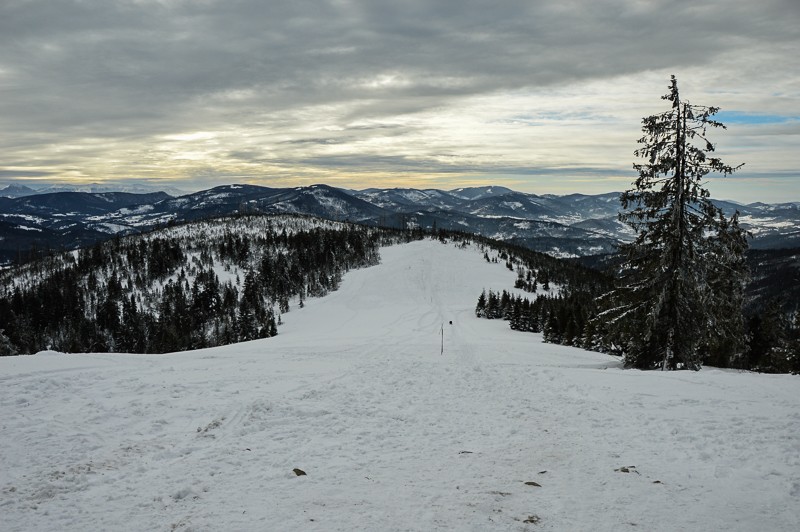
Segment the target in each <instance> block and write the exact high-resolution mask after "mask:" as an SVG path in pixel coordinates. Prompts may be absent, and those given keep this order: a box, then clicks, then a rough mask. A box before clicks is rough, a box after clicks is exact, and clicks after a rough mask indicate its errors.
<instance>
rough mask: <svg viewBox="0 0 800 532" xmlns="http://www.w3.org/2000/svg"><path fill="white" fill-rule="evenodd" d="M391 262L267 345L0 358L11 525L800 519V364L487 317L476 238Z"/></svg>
mask: <svg viewBox="0 0 800 532" xmlns="http://www.w3.org/2000/svg"><path fill="white" fill-rule="evenodd" d="M381 256H382V260H381V264H380V265H378V266H374V267H370V268H365V269H361V270H356V271H352V272H350V273H348V274H347V275H345V277H344V280H343V282H342V285H341V288H340V289H339V290H338V291H336V292H333V293H331V294H330V295H328V296H326V297H324V298H321V299H309V300H307V301H306V302H305V307H304V308H297V306H296V305H293V308H292V311H291V312H290V313H288V314H286V315H285V316H284V322H285V323H284V324H283V326H281V327H280V329H279V335H278V336H276V337H274V338H269V339H264V340H257V341H253V342H247V343H240V344H235V345H229V346H225V347H218V348H214V349H207V350H201V351H192V352H182V353H175V354H167V355H120V354H82V355H64V354H58V353H51V352H44V353H39V354H37V355H34V356H20V357H6V358H3V359H0V426H2V432H0V523H1V524H0V529H2V530H4V531H7V532H13V531H50V530H52V531H56V530H57V531H87V530H112V531H116V530H120V531H127V530H130V531H143V530H149V531H150V530H152V531H157V530H162V531H189V530H192V531H205V530H209V531H211V530H242V531H250V530H253V531H255V530H264V531H273V530H275V531H294V530H303V531H314V530H319V531H335V530H341V531H351V530H370V531H408V530H412V531H434V530H458V531H461V530H464V531H487V530H531V531H534V530H535V531H539V530H550V531H624V530H642V531H679V530H686V531H755V530H759V531H787V532H788V531H797V530H800V378H798V377H796V376H791V375H762V374H753V373H747V372H738V371H729V370H724V371H723V370H717V369H714V368H704V369H703V370H702V371H699V372H687V371H682V372H681V371H679V372H640V371H635V370H623V369H621V367H620V364H619V360H618V359H616V358H614V357H612V356H608V355H604V354H599V353H592V352H587V351H582V350H579V349H575V348H570V347H564V346H557V345H549V344H544V343H542V341H541V335H536V334H528V333H519V332H514V331H511V330H510V329H509V327H508V323H507V322H504V321H502V320H483V319H477V318H476V317H475V311H474V309H475V303H476V300H477V297H478V295H479V294H480V293H481V291H482V290H483V289H486V290H489V289H491V290H495V291H500V290H504V289H510V288H511V287H512V286H513V284H514V280H515V276H516V274H515V273H514V272H511V271H509V270H508V269H506V268H505V267H504V265H503V264H492V263H488V262H486V261H485V260H484V258H483V256H482V254H481V253H480V252H479V250H477V249H476V248H467V249H462V248H460V247H458V246H456V245H454V244H452V243H450V244H442V243H439V242H438V241H435V240H425V241H418V242H413V243H410V244H403V245H397V246H393V247H388V248H383V249H382V250H381ZM303 473H305V474H303Z"/></svg>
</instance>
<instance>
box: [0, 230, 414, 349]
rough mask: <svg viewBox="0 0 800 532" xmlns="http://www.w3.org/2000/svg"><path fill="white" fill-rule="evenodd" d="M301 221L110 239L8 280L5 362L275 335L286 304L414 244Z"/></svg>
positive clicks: (381, 233) (387, 234) (3, 314)
mask: <svg viewBox="0 0 800 532" xmlns="http://www.w3.org/2000/svg"><path fill="white" fill-rule="evenodd" d="M417 236H418V235H413V234H411V233H407V232H392V231H386V230H378V229H370V228H365V227H359V226H355V225H351V224H342V223H337V222H329V221H322V220H316V219H310V218H306V217H299V216H277V217H276V216H244V217H236V218H225V219H219V220H214V221H207V222H201V223H194V224H187V225H184V226H176V227H172V228H168V229H164V230H159V231H155V232H153V233H150V234H146V235H139V236H135V237H125V238H115V239H113V240H110V241H107V242H104V243H98V244H95V245H94V246H92V247H91V248H86V249H82V250H80V251H77V252H70V253H65V254H60V255H57V256H53V257H49V258H47V259H43V260H41V261H36V262H34V263H31V264H29V265H26V266H25V267H23V268H20V269H17V270H12V271H10V272H7V273H5V274H4V275H3V277H2V278H1V279H0V280H2V285H1V286H2V292H0V354H5V355H8V354H15V353H23V354H24V353H35V352H37V351H41V350H45V349H53V350H57V351H63V352H134V353H163V352H171V351H182V350H188V349H197V348H202V347H213V346H217V345H224V344H230V343H235V342H240V341H246V340H253V339H257V338H265V337H269V336H274V335H275V334H277V328H278V325H279V324H280V323H281V317H282V315H283V314H285V313H286V312H288V311H289V307H290V300H295V301H297V302H298V304H299V305H301V306H302V305H303V304H304V301H305V299H306V298H307V297H318V296H322V295H324V294H326V293H328V292H330V291H333V290H336V289H337V288H338V286H339V283H340V282H341V279H342V275H343V274H344V273H345V272H346V271H348V270H350V269H353V268H360V267H365V266H370V265H373V264H376V263H377V262H378V260H379V255H378V248H379V247H380V245H382V244H386V243H389V242H393V241H399V240H403V239H410V238H415V237H417Z"/></svg>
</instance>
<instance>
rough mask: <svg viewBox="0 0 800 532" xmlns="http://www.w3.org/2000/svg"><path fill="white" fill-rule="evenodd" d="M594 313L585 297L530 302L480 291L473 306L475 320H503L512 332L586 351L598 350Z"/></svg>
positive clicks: (573, 296) (557, 297) (576, 296)
mask: <svg viewBox="0 0 800 532" xmlns="http://www.w3.org/2000/svg"><path fill="white" fill-rule="evenodd" d="M596 311H597V309H596V308H594V306H593V300H592V299H591V298H587V297H585V294H571V295H568V296H566V297H564V296H547V295H541V296H537V297H535V298H534V299H533V301H531V300H530V299H528V298H527V297H523V296H520V295H516V296H515V295H513V294H511V293H509V292H507V291H506V290H503V291H502V292H501V293H495V292H493V291H491V290H489V291H488V292H486V291H485V290H484V291H483V292H482V293H481V295H480V296H479V297H478V303H477V305H476V306H475V315H476V316H477V317H479V318H487V319H502V320H506V321H508V322H509V326H510V327H511V329H513V330H515V331H522V332H534V333H542V334H543V337H544V340H545V342H549V343H555V344H563V345H572V346H575V347H582V348H584V349H590V350H595V349H597V348H598V346H599V344H600V338H601V335H600V334H598V331H597V329H596V325H595V323H593V322H592V319H591V318H592V317H593V316H595V315H596Z"/></svg>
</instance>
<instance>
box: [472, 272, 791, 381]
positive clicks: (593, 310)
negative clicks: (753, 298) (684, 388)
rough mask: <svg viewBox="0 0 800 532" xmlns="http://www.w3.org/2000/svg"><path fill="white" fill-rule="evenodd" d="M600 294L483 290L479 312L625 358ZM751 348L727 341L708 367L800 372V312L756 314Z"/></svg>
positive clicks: (708, 353) (712, 351)
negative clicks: (531, 294)
mask: <svg viewBox="0 0 800 532" xmlns="http://www.w3.org/2000/svg"><path fill="white" fill-rule="evenodd" d="M595 297H596V294H593V293H592V292H587V291H575V292H571V291H569V289H568V288H565V289H562V290H561V293H560V294H559V295H555V296H553V295H538V296H536V297H534V298H533V300H529V299H528V298H527V297H523V296H520V295H514V294H512V293H510V292H508V291H506V290H503V291H502V292H499V293H495V292H492V291H491V290H490V291H488V292H487V291H485V290H484V291H483V292H482V293H481V294H480V296H479V297H478V301H477V304H476V306H475V314H476V316H478V317H479V318H486V319H502V320H505V321H508V322H509V327H510V328H511V329H513V330H517V331H523V332H534V333H542V338H543V340H544V341H545V342H547V343H553V344H561V345H570V346H574V347H580V348H583V349H588V350H591V351H599V352H603V353H609V354H613V355H621V354H622V353H623V352H624V349H625V346H624V345H622V344H621V343H620V342H619V339H618V338H617V337H615V336H614V335H613V334H612V333H611V332H610V331H609V330H608V328H607V327H606V325H605V323H604V322H603V320H602V318H601V317H599V312H600V308H599V306H598V304H597V302H596V299H595ZM745 337H746V344H745V345H744V346H743V347H741V348H739V349H738V350H737V349H735V348H734V347H732V346H730V345H728V344H726V343H724V342H722V343H721V344H712V343H709V344H707V345H705V346H703V347H702V349H701V356H702V360H703V364H705V365H709V366H715V367H720V368H735V369H742V370H751V371H759V372H763V373H795V374H800V312H795V313H794V315H793V316H791V315H787V313H786V312H785V310H784V306H783V305H782V304H781V303H780V301H779V300H772V302H771V303H770V304H769V305H768V306H767V308H766V309H763V310H762V311H760V312H758V313H756V314H753V315H751V316H750V318H749V319H748V320H747V322H746V335H745Z"/></svg>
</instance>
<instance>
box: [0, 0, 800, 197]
mask: <svg viewBox="0 0 800 532" xmlns="http://www.w3.org/2000/svg"><path fill="white" fill-rule="evenodd" d="M798 28H800V3H798V1H797V0H758V1H753V0H716V1H710V0H692V1H684V0H663V1H662V0H652V1H651V0H595V1H590V0H585V1H579V0H557V1H543V0H495V1H476V0H440V1H434V0H426V1H421V0H287V1H284V0H128V1H115V0H3V1H2V2H0V154H2V155H1V156H0V183H5V184H7V183H20V184H28V185H33V186H36V185H37V184H41V183H51V182H70V183H75V184H78V183H89V182H105V183H122V182H130V181H133V180H135V181H138V182H140V183H150V184H158V185H165V186H166V185H169V186H177V187H180V188H182V189H184V190H187V191H192V190H198V189H201V188H208V187H210V186H214V185H217V184H224V183H243V182H247V183H253V184H261V185H266V186H294V185H307V184H312V183H319V182H324V183H328V184H331V185H334V186H341V187H351V188H366V187H371V186H380V187H394V186H411V187H417V188H426V187H437V188H455V187H457V186H464V185H479V184H502V185H505V186H509V187H511V188H515V189H517V190H522V191H528V192H535V193H567V192H585V193H599V192H608V191H613V190H623V189H625V188H628V187H629V186H630V184H631V181H632V180H633V179H634V178H635V174H634V172H633V170H632V168H631V165H632V164H633V163H634V162H635V158H634V156H633V150H635V149H636V147H637V145H636V139H637V138H638V137H639V136H640V124H641V118H642V117H643V116H646V115H649V114H654V113H657V112H660V111H662V110H664V109H665V105H664V104H665V102H663V101H662V100H661V99H660V96H661V95H662V94H664V93H665V92H666V89H667V85H668V81H669V76H670V74H675V75H676V76H677V77H678V81H679V85H680V89H681V92H682V95H683V96H684V97H685V98H687V99H689V100H690V101H691V102H693V103H697V104H706V105H715V106H719V107H722V109H723V113H722V115H721V116H722V120H723V121H725V122H726V123H727V125H728V130H727V131H719V132H715V136H714V140H715V141H716V143H717V148H718V153H719V154H721V155H722V156H723V158H724V159H725V160H726V162H728V163H731V164H738V163H740V162H745V163H746V165H745V167H744V168H743V169H742V170H741V171H740V173H739V174H738V175H736V176H735V177H730V178H726V179H725V180H722V179H714V180H712V181H711V182H710V183H709V188H711V191H712V194H713V195H714V196H716V197H720V198H729V199H736V200H739V201H755V200H763V201H787V200H800V171H799V170H800V168H799V166H800V136H799V134H800V29H798Z"/></svg>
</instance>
